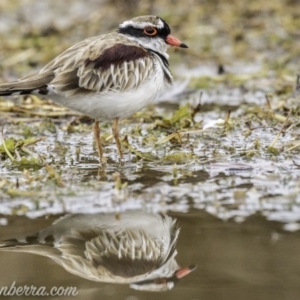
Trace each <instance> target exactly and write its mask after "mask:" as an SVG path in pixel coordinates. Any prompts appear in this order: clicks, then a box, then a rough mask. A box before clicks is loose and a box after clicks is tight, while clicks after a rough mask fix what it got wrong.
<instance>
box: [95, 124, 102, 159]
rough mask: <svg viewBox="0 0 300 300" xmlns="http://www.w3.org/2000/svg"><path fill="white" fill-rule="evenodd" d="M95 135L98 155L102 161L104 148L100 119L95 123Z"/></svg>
mask: <svg viewBox="0 0 300 300" xmlns="http://www.w3.org/2000/svg"><path fill="white" fill-rule="evenodd" d="M94 136H95V140H96V145H97V151H98V155H99V158H100V161H102V158H103V150H102V146H101V140H100V128H99V121H95V123H94Z"/></svg>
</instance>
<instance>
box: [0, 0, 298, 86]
mask: <svg viewBox="0 0 300 300" xmlns="http://www.w3.org/2000/svg"><path fill="white" fill-rule="evenodd" d="M143 14H155V15H159V16H160V17H162V18H164V19H165V20H166V21H167V22H168V23H169V25H170V27H171V29H172V33H173V34H174V35H175V36H176V37H178V38H180V39H181V40H182V41H184V42H185V43H186V44H188V45H189V49H188V51H182V49H174V50H172V51H171V52H176V54H174V53H172V55H171V60H172V63H173V64H174V62H177V63H178V64H181V65H183V66H185V67H188V68H189V69H190V70H191V69H192V70H195V72H186V74H185V73H184V72H180V73H181V75H187V76H189V77H198V76H201V75H207V74H206V73H207V72H206V73H205V72H204V74H203V70H202V71H201V69H199V68H198V67H199V66H206V65H208V66H210V68H211V71H210V72H208V75H217V74H218V73H222V71H223V70H224V69H225V71H229V72H230V71H232V72H237V73H240V74H242V73H249V70H250V73H251V72H252V71H253V73H256V75H255V76H257V74H260V75H261V77H274V76H275V77H278V78H281V79H283V80H284V81H287V82H289V89H290V87H291V86H292V85H293V84H294V82H295V78H296V74H297V72H298V70H299V60H300V51H299V49H300V32H299V28H300V1H298V0H272V1H260V0H250V1H249V0H213V1H212V0H185V1H174V0H159V1H158V0H144V1H138V0H125V1H124V0H112V1H105V0H84V1H82V0H65V1H63V2H61V1H53V0H43V1H39V0H22V1H21V0H1V1H0V20H1V21H0V40H1V44H0V62H1V63H0V73H1V75H0V80H1V81H6V80H11V79H15V78H17V77H19V76H21V75H24V74H26V73H28V71H30V70H32V69H35V68H39V67H41V66H43V65H44V64H45V63H47V62H48V61H50V60H51V59H52V58H54V57H55V56H56V55H58V54H59V53H60V52H61V51H63V50H64V49H66V48H68V47H69V46H71V45H72V44H74V43H76V42H79V41H81V40H82V39H84V38H87V37H89V36H94V35H99V34H103V33H107V32H111V31H114V30H116V28H117V26H118V24H119V23H121V22H122V21H124V20H126V19H130V18H132V17H134V16H137V15H143ZM251 66H256V67H254V69H252V68H251ZM257 66H258V67H257ZM249 68H250V69H249ZM229 84H230V83H229ZM196 85H197V83H196ZM261 86H262V88H263V87H264V82H261ZM200 87H201V84H200ZM274 89H275V90H276V87H272V85H271V87H269V90H270V91H274Z"/></svg>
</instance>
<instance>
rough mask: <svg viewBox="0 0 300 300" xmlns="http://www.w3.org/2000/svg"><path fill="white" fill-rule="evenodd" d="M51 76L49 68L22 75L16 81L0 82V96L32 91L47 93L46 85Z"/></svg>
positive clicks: (52, 75)
mask: <svg viewBox="0 0 300 300" xmlns="http://www.w3.org/2000/svg"><path fill="white" fill-rule="evenodd" d="M53 78H54V72H53V71H52V70H50V71H46V72H43V73H36V74H33V75H29V76H26V77H23V78H21V79H19V80H18V81H13V82H10V83H3V84H0V96H10V95H29V94H32V93H38V94H42V95H47V94H48V88H47V85H48V84H49V83H50V82H51V81H52V80H53Z"/></svg>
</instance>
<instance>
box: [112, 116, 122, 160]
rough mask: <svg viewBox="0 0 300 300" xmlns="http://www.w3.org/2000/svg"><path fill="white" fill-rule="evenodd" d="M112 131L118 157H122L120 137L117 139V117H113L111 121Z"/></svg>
mask: <svg viewBox="0 0 300 300" xmlns="http://www.w3.org/2000/svg"><path fill="white" fill-rule="evenodd" d="M112 132H113V136H114V138H115V141H116V144H117V148H118V153H119V157H120V159H122V158H123V152H122V147H121V143H120V139H119V119H118V118H115V119H114V121H113V126H112Z"/></svg>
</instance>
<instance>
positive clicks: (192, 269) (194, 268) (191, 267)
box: [188, 265, 197, 271]
mask: <svg viewBox="0 0 300 300" xmlns="http://www.w3.org/2000/svg"><path fill="white" fill-rule="evenodd" d="M188 268H189V269H190V271H194V270H196V269H197V265H190V266H188Z"/></svg>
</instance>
